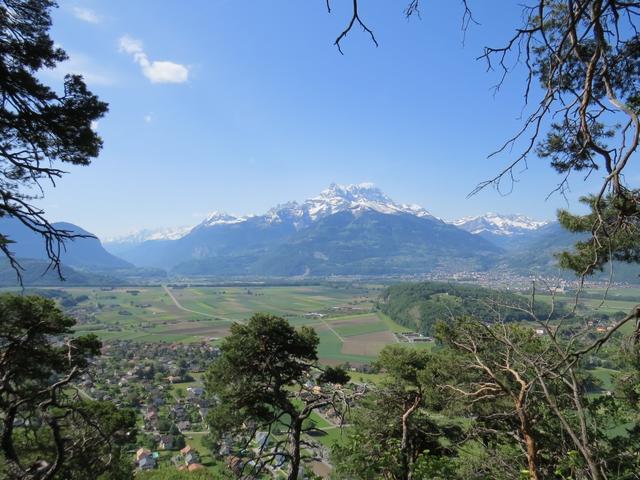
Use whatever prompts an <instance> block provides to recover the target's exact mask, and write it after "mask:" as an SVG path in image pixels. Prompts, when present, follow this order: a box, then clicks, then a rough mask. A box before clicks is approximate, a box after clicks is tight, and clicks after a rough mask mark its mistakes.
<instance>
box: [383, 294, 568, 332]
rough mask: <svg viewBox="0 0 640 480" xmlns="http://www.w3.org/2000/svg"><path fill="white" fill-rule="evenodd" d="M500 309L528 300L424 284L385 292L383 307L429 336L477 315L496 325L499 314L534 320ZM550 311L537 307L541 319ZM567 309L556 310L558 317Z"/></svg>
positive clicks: (386, 311) (513, 318) (385, 310)
mask: <svg viewBox="0 0 640 480" xmlns="http://www.w3.org/2000/svg"><path fill="white" fill-rule="evenodd" d="M500 305H512V306H518V307H523V308H526V306H527V300H526V299H525V298H523V297H521V296H519V295H516V294H513V293H508V292H501V291H497V290H491V289H488V288H483V287H477V286H473V285H462V284H454V283H442V282H422V283H408V284H400V285H393V286H391V287H388V288H387V289H385V290H384V292H382V294H381V296H380V301H379V307H380V310H382V312H384V313H385V314H387V315H389V316H390V317H391V318H392V319H393V320H394V321H395V322H397V323H399V324H401V325H405V326H406V327H407V328H408V329H412V330H413V329H415V330H418V331H420V332H422V333H425V334H433V333H434V326H435V324H436V323H437V322H438V321H450V320H451V319H452V318H459V317H463V316H468V315H473V316H475V317H477V318H482V319H486V321H492V320H496V319H497V317H496V316H497V313H499V314H501V315H502V318H503V319H505V320H507V321H517V320H520V321H522V320H530V316H529V315H527V314H526V313H524V312H519V311H516V310H514V309H512V308H507V307H504V306H500ZM548 310H549V307H548V306H547V305H545V304H543V303H541V302H538V303H536V311H537V312H539V314H540V315H541V316H544V314H545V313H546V312H547V311H548ZM564 312H565V309H564V308H562V307H561V306H560V305H557V306H556V315H558V316H559V315H561V314H563V313H564Z"/></svg>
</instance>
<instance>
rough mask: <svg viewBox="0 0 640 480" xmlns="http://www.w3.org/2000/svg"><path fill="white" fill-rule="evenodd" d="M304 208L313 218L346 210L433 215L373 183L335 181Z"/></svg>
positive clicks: (422, 215)
mask: <svg viewBox="0 0 640 480" xmlns="http://www.w3.org/2000/svg"><path fill="white" fill-rule="evenodd" d="M303 208H304V209H305V210H306V211H307V213H308V214H309V217H310V218H311V219H312V220H316V219H318V218H321V217H324V216H327V215H332V214H334V213H338V212H341V211H345V210H350V211H353V212H358V211H363V210H374V211H377V212H380V213H386V214H399V213H407V214H410V215H415V216H419V217H427V216H429V217H430V216H432V215H431V214H430V213H429V212H428V211H427V210H425V209H424V208H422V207H420V206H418V205H405V204H399V203H396V202H394V201H393V200H391V198H389V197H388V196H387V195H385V194H384V193H383V192H382V191H381V190H380V189H379V188H377V187H376V186H375V185H373V184H372V183H358V184H353V185H340V184H336V183H333V184H331V185H330V186H329V188H327V189H325V190H323V191H322V192H321V193H320V195H318V196H317V197H313V198H310V199H309V200H307V201H306V202H304V205H303Z"/></svg>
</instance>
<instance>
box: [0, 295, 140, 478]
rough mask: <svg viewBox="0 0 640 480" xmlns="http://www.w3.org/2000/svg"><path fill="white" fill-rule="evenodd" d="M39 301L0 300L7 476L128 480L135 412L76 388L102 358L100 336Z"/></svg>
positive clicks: (0, 469)
mask: <svg viewBox="0 0 640 480" xmlns="http://www.w3.org/2000/svg"><path fill="white" fill-rule="evenodd" d="M74 324H75V321H74V320H73V319H72V318H70V317H67V316H66V315H64V314H63V313H62V312H61V311H60V309H58V308H57V307H56V305H55V303H54V302H53V300H49V299H46V298H41V297H35V296H17V295H11V294H3V295H1V296H0V412H2V415H1V417H0V435H1V436H0V477H2V478H10V479H13V478H16V479H29V480H31V479H33V480H49V479H63V478H64V479H78V480H79V479H84V478H100V477H99V476H100V475H102V474H105V473H107V472H108V473H109V476H108V478H111V479H114V480H115V479H119V478H129V477H128V476H127V475H128V474H127V472H128V471H129V470H130V465H128V464H125V463H122V461H121V456H120V453H121V447H122V445H123V444H125V443H127V442H128V441H130V436H131V435H130V433H131V432H132V431H133V430H134V429H135V414H134V413H133V411H130V410H127V409H118V408H117V407H116V406H115V405H114V404H113V403H110V402H96V401H88V400H85V399H83V398H81V397H80V396H79V393H78V392H77V390H76V389H75V388H74V387H73V385H74V382H75V381H76V380H77V379H78V378H80V377H81V376H82V375H83V374H84V373H85V372H86V369H87V367H88V366H89V360H90V358H91V357H92V356H95V355H98V354H99V353H100V346H101V344H100V342H99V341H98V339H97V337H96V336H95V335H86V336H78V337H72V334H73V331H72V329H71V328H72V327H73V325H74Z"/></svg>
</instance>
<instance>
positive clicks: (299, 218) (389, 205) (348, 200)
mask: <svg viewBox="0 0 640 480" xmlns="http://www.w3.org/2000/svg"><path fill="white" fill-rule="evenodd" d="M365 210H374V211H377V212H380V213H385V214H390V215H394V214H401V213H405V214H409V215H414V216H416V217H431V218H434V219H435V218H436V217H434V216H433V215H431V214H430V213H429V212H428V211H427V210H425V209H424V208H422V207H420V206H419V205H406V204H399V203H396V202H394V201H393V200H391V199H390V198H389V197H388V196H386V195H385V194H384V193H382V191H381V190H380V189H379V188H377V187H375V186H374V185H373V184H371V183H359V184H354V185H338V184H335V183H333V184H331V185H330V186H329V188H327V189H325V190H323V191H322V192H320V195H318V196H317V197H313V198H310V199H308V200H305V201H304V202H302V203H299V202H287V203H284V204H282V205H278V206H276V207H274V208H272V209H270V210H268V211H267V212H266V213H265V214H264V215H258V216H256V215H247V216H242V217H236V216H233V215H229V214H227V213H224V212H217V211H216V212H213V213H211V214H209V215H208V216H207V217H206V218H205V219H204V220H203V221H202V223H200V224H199V225H198V226H197V228H202V227H205V228H206V227H213V226H215V225H223V224H236V223H242V222H246V221H247V220H249V219H254V220H257V221H261V222H264V223H266V224H272V223H282V222H287V221H289V222H292V223H293V224H294V225H295V227H296V228H297V229H300V228H303V227H305V226H307V225H309V224H310V223H313V222H315V221H316V220H318V219H320V218H324V217H327V216H329V215H333V214H335V213H338V212H343V211H351V212H353V213H358V212H361V211H365Z"/></svg>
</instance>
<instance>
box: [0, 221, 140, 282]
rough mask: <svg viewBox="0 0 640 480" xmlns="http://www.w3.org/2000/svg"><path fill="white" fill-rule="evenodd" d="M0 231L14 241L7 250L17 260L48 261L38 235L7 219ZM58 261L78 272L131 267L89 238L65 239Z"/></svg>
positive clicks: (81, 232) (62, 226) (63, 227)
mask: <svg viewBox="0 0 640 480" xmlns="http://www.w3.org/2000/svg"><path fill="white" fill-rule="evenodd" d="M53 226H54V227H55V228H57V229H60V230H67V231H70V232H73V233H74V234H77V235H91V234H90V233H89V232H87V231H86V230H83V229H82V228H80V227H78V226H77V225H73V224H71V223H66V222H58V223H54V224H53ZM0 232H2V234H3V235H6V236H7V237H9V239H10V240H12V241H13V242H14V243H11V244H10V245H9V249H10V250H11V251H12V252H13V253H14V254H15V256H16V257H17V258H28V259H34V260H48V258H47V253H46V247H45V242H44V240H43V238H42V236H41V235H40V234H38V233H35V232H33V231H32V230H30V229H28V228H27V227H25V226H24V225H23V224H22V223H21V222H20V221H18V220H16V219H14V218H10V217H4V218H2V219H0ZM60 259H61V261H62V263H63V264H64V265H66V266H67V267H73V268H79V269H93V270H116V269H126V268H132V267H133V265H131V264H130V263H129V262H126V261H124V260H122V259H121V258H118V257H116V256H114V255H112V254H110V253H109V252H107V251H106V250H105V249H104V248H103V247H102V244H101V243H100V240H99V239H97V238H94V237H91V236H89V237H78V238H74V239H69V240H66V241H65V242H64V247H63V248H62V249H61V252H60Z"/></svg>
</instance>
